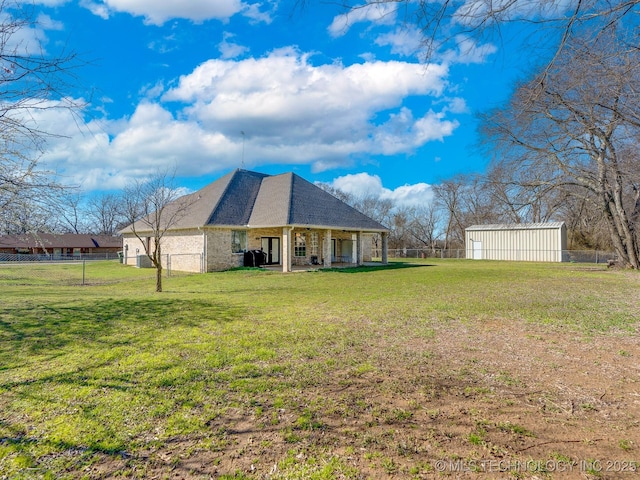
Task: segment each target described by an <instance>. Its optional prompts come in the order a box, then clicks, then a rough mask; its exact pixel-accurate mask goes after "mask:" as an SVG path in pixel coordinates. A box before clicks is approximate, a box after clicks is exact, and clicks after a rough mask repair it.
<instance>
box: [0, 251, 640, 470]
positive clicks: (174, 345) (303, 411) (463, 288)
mask: <svg viewBox="0 0 640 480" xmlns="http://www.w3.org/2000/svg"><path fill="white" fill-rule="evenodd" d="M148 273H149V272H148V271H141V270H138V269H134V268H131V267H125V266H122V265H119V264H117V263H112V262H105V263H101V264H99V265H97V264H93V265H92V266H91V275H92V277H91V278H92V279H93V280H92V282H93V283H92V284H90V285H87V286H65V285H59V284H56V282H55V281H54V282H43V284H42V285H40V286H33V285H32V286H15V285H10V284H7V285H3V286H2V294H1V296H2V297H1V298H2V301H1V303H0V478H4V477H7V478H12V479H13V478H17V479H20V478H65V477H68V478H82V477H86V478H99V477H101V476H104V477H110V476H111V477H113V476H121V477H139V478H145V477H146V476H147V475H149V474H150V473H149V472H150V471H151V469H154V468H155V470H154V472H155V471H157V467H154V465H157V464H154V459H156V458H155V457H154V455H160V454H161V453H162V452H165V453H166V454H167V455H170V452H171V451H172V447H171V445H172V442H178V443H179V444H180V445H181V447H180V448H181V452H182V453H181V456H180V458H178V457H175V458H173V459H172V460H169V461H168V465H172V462H173V464H177V463H178V462H180V461H182V460H183V459H184V458H186V457H188V456H189V455H190V454H193V455H196V454H197V453H198V452H203V451H206V452H208V453H209V455H210V457H208V458H212V459H216V458H217V459H218V460H217V461H220V458H221V457H220V456H222V455H223V454H224V452H225V451H226V449H227V448H228V447H229V446H230V445H231V443H233V442H234V439H233V436H232V435H231V434H230V433H229V432H228V431H225V427H224V423H222V424H220V422H221V419H225V418H227V417H228V416H230V415H231V414H232V412H241V413H242V414H243V415H248V416H250V417H251V419H252V421H253V424H252V429H255V430H257V431H258V433H259V431H260V429H261V428H264V429H267V428H268V429H270V431H274V432H276V433H277V434H278V435H280V437H281V438H282V439H284V440H283V441H284V442H285V443H287V444H289V445H290V452H289V454H287V455H284V456H283V457H282V458H281V459H280V460H279V463H278V470H277V471H278V474H279V475H281V476H280V477H278V476H273V478H340V476H342V477H344V478H357V475H358V472H359V471H360V472H361V470H359V469H358V468H355V467H350V466H349V463H348V461H347V460H346V458H348V457H349V451H346V452H343V455H338V454H337V453H335V451H334V450H331V449H329V448H328V447H326V446H323V448H321V449H319V450H318V451H311V452H310V451H309V445H312V444H314V441H315V440H314V439H315V438H316V437H314V436H313V434H314V432H315V433H317V432H318V431H322V429H323V426H324V425H325V424H326V422H325V421H323V414H330V413H335V411H337V410H335V409H338V408H343V407H344V406H341V405H339V402H338V401H337V400H336V401H335V402H332V401H331V399H328V398H325V399H320V398H316V399H315V400H314V401H313V402H311V401H301V397H304V392H305V391H306V390H307V389H312V388H316V387H317V386H318V385H322V384H323V383H325V382H330V381H331V379H332V378H334V377H335V376H336V375H338V376H339V375H349V376H351V377H353V378H362V377H366V375H367V373H368V372H371V371H381V370H382V369H383V368H384V367H385V365H386V362H391V363H394V362H398V363H399V364H400V363H402V362H405V361H406V363H407V364H408V365H415V364H417V362H420V361H421V360H420V358H421V357H420V356H419V354H418V352H413V353H407V349H406V345H410V344H412V342H420V344H423V345H424V344H426V345H428V342H429V341H431V339H432V338H433V337H434V331H435V330H436V329H438V328H441V327H442V326H443V325H447V324H449V323H451V324H452V325H453V324H454V323H455V325H465V324H467V325H476V326H477V325H480V326H482V325H483V323H484V322H495V321H496V320H499V321H501V322H506V323H514V322H515V323H519V324H522V325H527V324H537V325H546V326H548V328H549V329H550V330H549V331H554V332H563V333H565V334H568V335H571V336H575V337H579V338H582V339H585V341H588V339H589V338H593V337H594V336H599V335H617V334H620V333H622V334H625V332H626V333H628V334H631V333H632V332H636V331H637V329H638V322H639V310H638V305H639V302H638V293H639V286H640V284H639V277H638V275H637V274H636V273H635V272H628V271H613V270H606V269H605V268H603V267H599V266H594V265H573V264H558V265H552V264H527V263H519V264H518V263H506V262H505V263H501V262H482V261H478V262H473V261H465V260H451V261H446V260H434V261H428V262H427V261H425V263H406V264H399V263H397V264H392V265H391V266H390V267H389V268H368V269H364V268H363V269H347V270H343V271H338V270H332V271H326V272H323V271H318V272H305V273H294V274H286V275H284V274H281V273H273V272H265V271H259V270H238V271H232V272H223V273H214V274H205V275H191V276H178V277H171V278H168V279H165V285H164V288H165V291H164V292H163V293H160V294H157V293H154V292H153V289H154V280H153V278H152V277H150V276H149V274H148ZM137 277H139V278H137ZM100 279H104V282H101V281H100ZM118 279H120V280H121V281H115V280H118ZM456 328H457V327H456ZM420 353H421V354H423V355H425V356H426V355H428V351H427V352H425V351H422V352H420ZM403 355H404V356H406V357H407V358H404V359H401V358H400V357H401V356H403ZM400 360H402V362H400ZM336 398H337V397H336ZM353 408H356V407H353ZM332 409H334V410H332ZM284 411H286V412H291V415H293V417H291V418H290V419H289V421H286V422H285V421H284V420H283V419H282V415H281V414H280V413H279V412H284ZM403 412H405V413H403ZM407 412H409V410H408V409H407V410H403V411H397V412H396V415H397V416H398V421H401V420H403V419H404V417H403V416H410V412H409V413H407ZM258 433H256V435H258ZM302 437H304V438H305V439H306V440H305V441H306V443H305V445H307V447H305V448H306V450H305V456H304V458H305V460H304V462H300V461H298V460H296V458H299V457H296V454H299V452H297V451H296V445H297V444H299V442H300V441H301V440H300V439H301V438H302ZM478 438H480V440H478V441H481V437H478ZM269 441H270V440H268V439H267V440H262V442H266V443H265V445H264V446H265V448H268V446H269V445H267V443H268V442H269ZM318 442H319V443H318V444H320V443H321V442H320V440H318ZM167 452H169V453H167ZM219 452H222V453H219ZM217 453H219V456H218V457H216V454H217ZM156 460H157V459H156ZM367 460H369V461H370V463H371V465H369V466H368V467H367V468H368V469H369V470H367V471H369V473H368V474H367V475H372V478H373V477H375V476H377V475H376V474H375V472H376V468H377V469H379V471H380V472H383V473H385V474H393V473H394V472H395V470H394V469H396V468H397V467H396V466H394V465H395V464H394V463H393V460H385V459H384V458H380V459H378V460H376V457H375V455H373V454H372V457H371V458H368V459H367ZM256 462H259V458H257V459H256ZM390 462H391V463H390ZM223 465H224V464H223ZM256 465H257V471H259V472H262V473H260V475H262V474H263V473H264V471H266V469H267V466H264V465H259V464H256ZM261 468H262V470H260V469H261ZM354 468H355V470H354ZM415 468H417V470H416V471H415V472H414V473H416V472H419V471H420V469H421V468H423V471H424V469H427V470H428V467H426V466H423V467H420V466H416V467H415ZM371 469H373V470H371ZM371 471H373V472H374V473H371ZM164 473H165V475H166V477H167V478H170V470H167V471H166V472H164ZM396 473H400V472H396ZM404 473H406V474H407V475H409V474H410V472H409V473H408V471H405V472H404ZM192 474H193V475H194V478H195V477H196V474H195V473H193V471H192ZM220 474H221V475H222V474H226V475H228V477H227V478H263V477H261V476H260V475H259V474H258V473H256V474H255V477H254V476H253V475H252V473H251V470H243V471H242V472H241V471H237V472H236V471H226V472H225V471H222V472H220ZM185 478H188V475H186V477H185Z"/></svg>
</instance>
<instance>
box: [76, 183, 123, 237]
mask: <svg viewBox="0 0 640 480" xmlns="http://www.w3.org/2000/svg"><path fill="white" fill-rule="evenodd" d="M86 215H87V217H88V218H89V220H90V222H91V230H92V231H93V232H94V233H97V234H101V235H115V234H116V233H118V230H119V229H120V228H122V226H123V225H124V224H125V223H126V221H127V219H126V215H125V214H124V212H123V204H122V202H121V200H120V198H119V197H118V196H117V195H115V194H113V193H106V194H104V195H100V196H98V197H93V198H91V199H90V200H89V202H88V208H87V213H86Z"/></svg>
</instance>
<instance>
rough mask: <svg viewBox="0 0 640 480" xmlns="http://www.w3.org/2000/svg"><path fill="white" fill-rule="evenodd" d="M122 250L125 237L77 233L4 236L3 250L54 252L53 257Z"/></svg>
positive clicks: (1, 237)
mask: <svg viewBox="0 0 640 480" xmlns="http://www.w3.org/2000/svg"><path fill="white" fill-rule="evenodd" d="M121 250H122V238H120V237H113V236H111V235H88V234H75V233H62V234H56V233H24V234H19V235H0V253H4V254H28V255H42V254H44V255H51V256H53V258H64V257H82V256H99V255H105V257H106V256H107V254H112V255H113V256H115V255H116V254H117V252H119V251H121Z"/></svg>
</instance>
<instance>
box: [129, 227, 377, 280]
mask: <svg viewBox="0 0 640 480" xmlns="http://www.w3.org/2000/svg"><path fill="white" fill-rule="evenodd" d="M301 231H302V232H303V233H305V234H307V255H306V256H304V257H294V256H293V244H292V247H291V249H292V257H291V258H292V264H293V265H311V255H312V253H311V245H310V236H309V234H310V233H312V232H315V233H317V234H318V252H317V256H318V261H319V262H320V263H322V242H323V238H324V233H325V230H296V229H294V230H293V233H294V234H295V233H296V232H301ZM205 234H206V251H207V258H206V259H203V258H202V255H203V252H204V250H205V247H204V240H205V238H204V236H205ZM352 234H353V232H343V231H341V230H332V231H331V237H332V238H335V239H337V242H336V255H337V256H341V255H342V251H341V247H342V242H341V241H340V240H352V238H353V237H352ZM262 237H279V238H280V241H281V242H282V228H262V229H255V230H248V231H247V243H248V248H249V250H260V248H261V247H262ZM372 239H373V234H369V233H365V234H363V242H362V243H363V260H364V261H365V262H368V261H371V255H372V251H373V247H372ZM292 241H293V238H292ZM162 243H163V244H162V251H163V266H164V267H166V258H167V255H171V269H172V270H178V271H185V272H201V271H203V270H204V271H206V272H213V271H219V270H227V269H229V268H234V267H240V266H242V265H243V264H244V255H243V254H242V253H232V252H231V230H230V229H210V228H208V229H204V230H203V231H199V230H188V231H187V230H185V231H177V232H167V233H166V234H165V236H164V237H163V239H162ZM124 245H128V246H129V249H128V253H127V258H126V260H127V261H126V263H127V265H133V266H135V265H136V262H137V259H136V254H135V251H136V248H138V249H139V255H144V246H143V245H142V243H141V242H140V241H139V240H138V239H137V238H135V237H133V236H131V237H124V238H123V248H124ZM281 246H282V243H281ZM203 260H204V261H203Z"/></svg>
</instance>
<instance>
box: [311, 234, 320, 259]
mask: <svg viewBox="0 0 640 480" xmlns="http://www.w3.org/2000/svg"><path fill="white" fill-rule="evenodd" d="M309 248H310V249H311V255H318V233H317V232H312V233H310V234H309Z"/></svg>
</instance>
